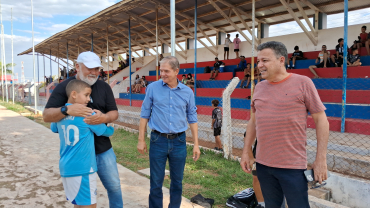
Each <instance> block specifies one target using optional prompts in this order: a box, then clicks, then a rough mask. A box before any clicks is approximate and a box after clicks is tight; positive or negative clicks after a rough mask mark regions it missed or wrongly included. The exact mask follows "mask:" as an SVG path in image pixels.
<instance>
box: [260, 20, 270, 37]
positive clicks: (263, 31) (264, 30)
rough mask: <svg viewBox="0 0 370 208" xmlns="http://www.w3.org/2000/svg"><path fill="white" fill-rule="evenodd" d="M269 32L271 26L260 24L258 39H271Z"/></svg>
mask: <svg viewBox="0 0 370 208" xmlns="http://www.w3.org/2000/svg"><path fill="white" fill-rule="evenodd" d="M269 30H270V25H268V24H264V23H259V24H258V38H259V39H262V38H268V37H269Z"/></svg>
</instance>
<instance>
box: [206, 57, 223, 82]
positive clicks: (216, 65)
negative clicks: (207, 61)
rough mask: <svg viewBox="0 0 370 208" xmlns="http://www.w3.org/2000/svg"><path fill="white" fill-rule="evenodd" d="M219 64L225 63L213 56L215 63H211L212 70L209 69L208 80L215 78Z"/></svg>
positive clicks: (218, 70)
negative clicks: (209, 75)
mask: <svg viewBox="0 0 370 208" xmlns="http://www.w3.org/2000/svg"><path fill="white" fill-rule="evenodd" d="M221 65H225V63H224V62H222V61H219V60H218V58H217V57H216V58H215V64H214V65H213V70H212V71H211V77H210V78H209V80H214V79H216V77H217V75H218V73H219V72H220V66H221ZM213 75H215V76H214V77H213Z"/></svg>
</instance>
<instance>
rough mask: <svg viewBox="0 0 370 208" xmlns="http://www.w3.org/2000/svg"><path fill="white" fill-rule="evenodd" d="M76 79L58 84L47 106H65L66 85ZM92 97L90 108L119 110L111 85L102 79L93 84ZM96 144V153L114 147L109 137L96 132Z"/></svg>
mask: <svg viewBox="0 0 370 208" xmlns="http://www.w3.org/2000/svg"><path fill="white" fill-rule="evenodd" d="M74 79H76V77H75V76H73V77H70V78H69V79H67V80H65V81H63V82H61V83H60V84H58V85H57V86H56V87H55V89H54V90H53V92H52V93H51V95H50V98H49V100H48V102H47V103H46V106H45V108H60V107H62V106H64V105H65V104H66V103H67V102H68V97H67V93H66V86H67V84H68V83H69V82H70V81H71V80H74ZM90 97H91V100H90V102H89V103H88V104H87V107H89V108H92V109H96V110H99V111H101V112H102V113H108V112H109V111H116V110H118V109H117V105H116V100H115V99H114V95H113V92H112V89H111V87H110V86H109V85H108V84H107V83H105V82H104V81H102V80H97V81H96V82H95V84H93V85H92V86H91V95H90ZM94 144H95V153H96V154H100V153H103V152H105V151H107V150H109V149H110V148H112V144H111V142H110V139H109V138H108V137H105V136H97V135H96V134H94Z"/></svg>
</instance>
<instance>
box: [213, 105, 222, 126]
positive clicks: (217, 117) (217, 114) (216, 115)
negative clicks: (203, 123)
mask: <svg viewBox="0 0 370 208" xmlns="http://www.w3.org/2000/svg"><path fill="white" fill-rule="evenodd" d="M212 119H215V122H214V124H213V128H220V127H222V113H221V110H220V109H219V108H215V109H213V111H212Z"/></svg>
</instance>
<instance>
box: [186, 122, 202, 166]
mask: <svg viewBox="0 0 370 208" xmlns="http://www.w3.org/2000/svg"><path fill="white" fill-rule="evenodd" d="M189 125H190V130H191V135H193V140H194V147H193V160H194V162H196V161H197V160H198V159H199V157H200V150H199V144H198V123H191V124H189Z"/></svg>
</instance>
